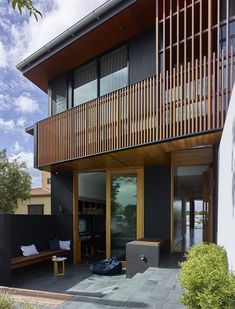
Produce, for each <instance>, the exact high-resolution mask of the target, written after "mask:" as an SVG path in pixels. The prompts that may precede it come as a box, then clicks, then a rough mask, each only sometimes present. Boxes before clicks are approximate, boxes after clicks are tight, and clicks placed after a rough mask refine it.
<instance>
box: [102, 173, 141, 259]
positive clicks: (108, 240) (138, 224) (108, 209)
mask: <svg viewBox="0 0 235 309" xmlns="http://www.w3.org/2000/svg"><path fill="white" fill-rule="evenodd" d="M129 173H132V174H133V173H134V174H137V213H136V239H140V238H143V237H144V169H143V168H126V169H112V170H106V258H110V257H111V176H112V175H117V174H129Z"/></svg>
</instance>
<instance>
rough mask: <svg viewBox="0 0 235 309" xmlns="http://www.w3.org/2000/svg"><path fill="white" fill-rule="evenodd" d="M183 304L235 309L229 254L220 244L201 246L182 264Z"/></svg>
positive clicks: (198, 308) (201, 308)
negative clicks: (229, 270)
mask: <svg viewBox="0 0 235 309" xmlns="http://www.w3.org/2000/svg"><path fill="white" fill-rule="evenodd" d="M180 266H181V274H180V277H179V280H180V283H181V287H182V288H183V294H182V296H181V298H180V301H181V303H183V304H184V305H186V307H187V308H190V309H222V308H223V309H230V308H234V307H233V304H234V300H235V279H234V277H233V276H232V275H230V274H229V272H228V261H227V255H226V252H225V250H224V249H223V247H220V246H218V245H216V244H205V243H203V244H200V245H197V246H194V247H192V248H191V249H190V250H189V252H188V253H187V254H186V261H184V262H182V263H180Z"/></svg>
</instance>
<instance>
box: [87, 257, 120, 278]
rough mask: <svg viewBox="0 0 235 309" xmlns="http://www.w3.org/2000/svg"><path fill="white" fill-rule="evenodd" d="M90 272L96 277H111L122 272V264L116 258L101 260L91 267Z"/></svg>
mask: <svg viewBox="0 0 235 309" xmlns="http://www.w3.org/2000/svg"><path fill="white" fill-rule="evenodd" d="M90 270H91V272H92V273H93V274H96V275H105V276H113V275H118V274H120V273H121V272H122V263H121V262H120V261H118V259H117V258H116V257H113V258H112V259H107V260H102V261H99V262H97V263H95V264H93V265H91V267H90Z"/></svg>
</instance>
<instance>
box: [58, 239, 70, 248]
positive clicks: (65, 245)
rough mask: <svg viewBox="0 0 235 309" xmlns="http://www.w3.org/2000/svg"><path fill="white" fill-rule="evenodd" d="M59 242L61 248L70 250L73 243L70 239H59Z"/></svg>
mask: <svg viewBox="0 0 235 309" xmlns="http://www.w3.org/2000/svg"><path fill="white" fill-rule="evenodd" d="M59 244H60V249H63V250H70V244H71V241H70V240H59Z"/></svg>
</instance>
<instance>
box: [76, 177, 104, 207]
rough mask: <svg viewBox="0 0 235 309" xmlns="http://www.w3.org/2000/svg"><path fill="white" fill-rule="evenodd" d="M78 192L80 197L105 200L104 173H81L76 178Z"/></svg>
mask: <svg viewBox="0 0 235 309" xmlns="http://www.w3.org/2000/svg"><path fill="white" fill-rule="evenodd" d="M78 194H79V196H82V197H87V198H93V199H98V200H102V201H105V199H106V175H105V172H100V173H81V174H79V178H78Z"/></svg>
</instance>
